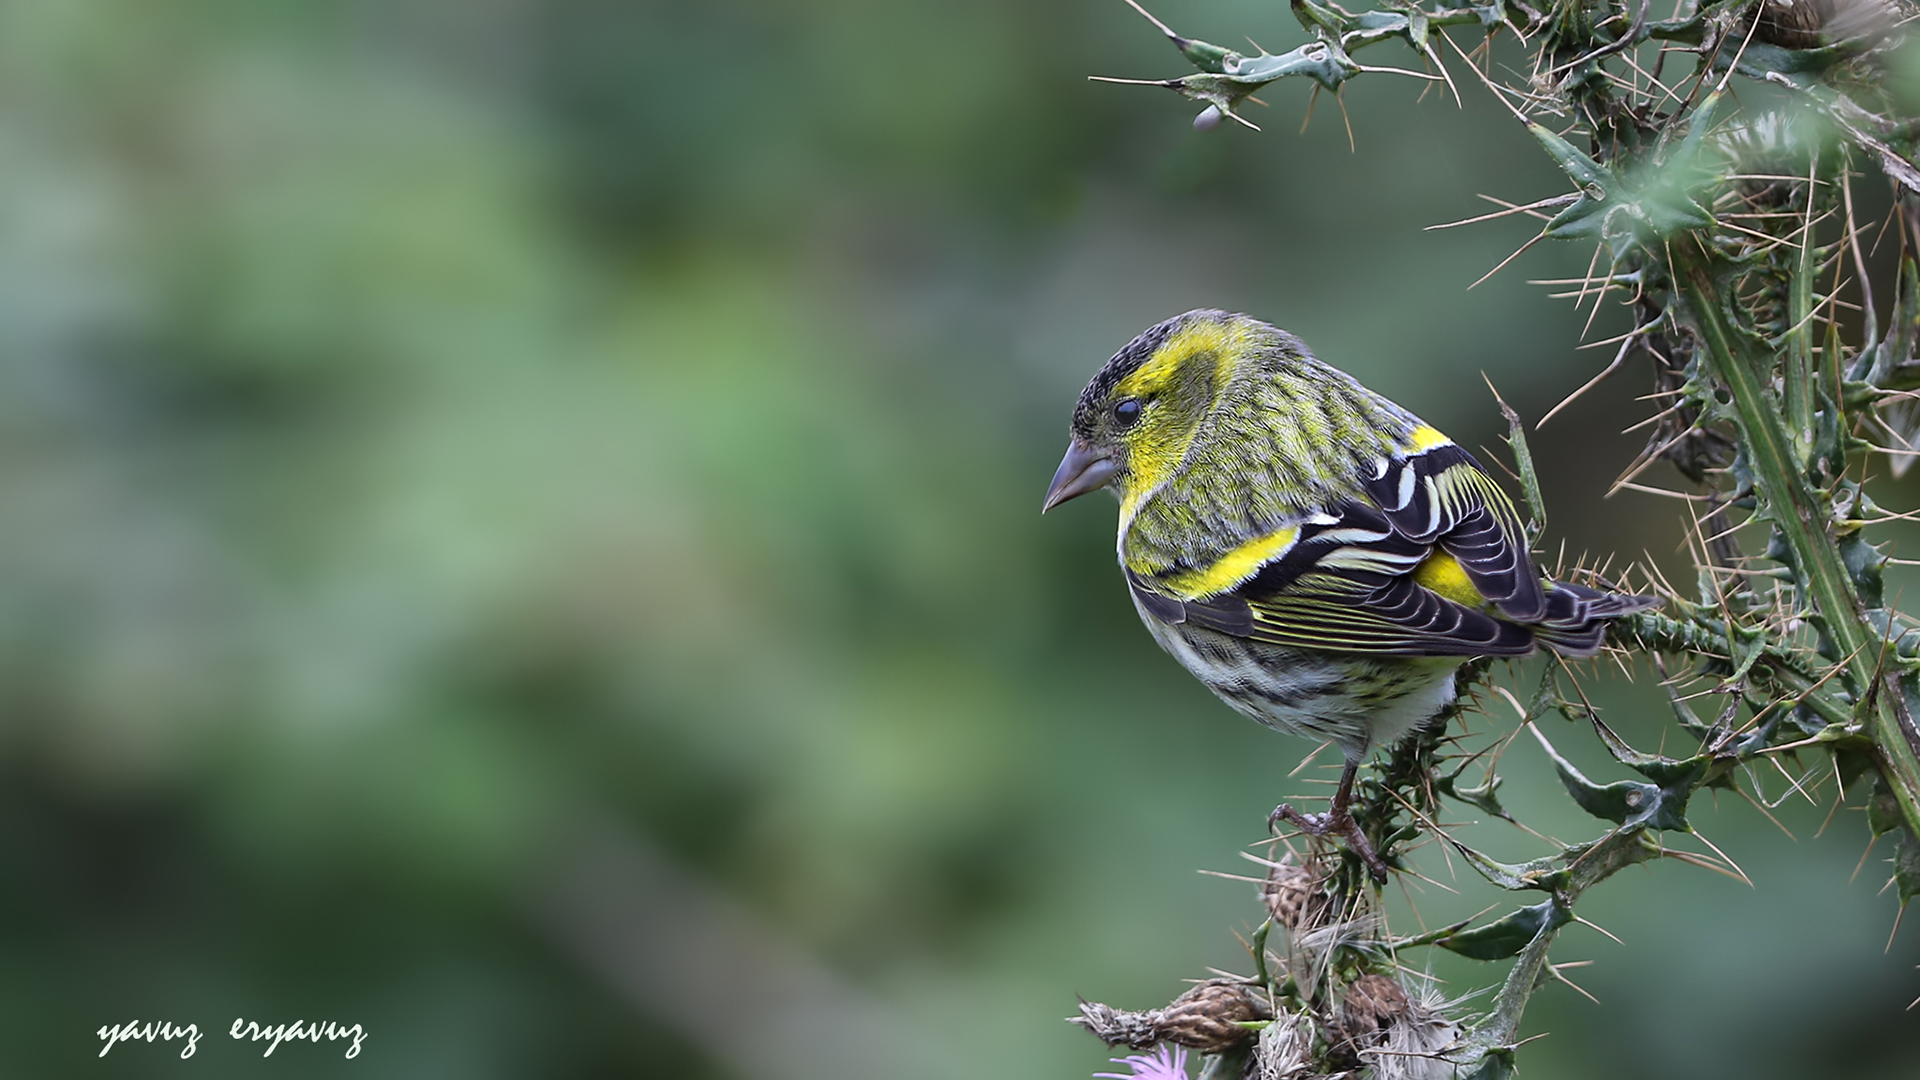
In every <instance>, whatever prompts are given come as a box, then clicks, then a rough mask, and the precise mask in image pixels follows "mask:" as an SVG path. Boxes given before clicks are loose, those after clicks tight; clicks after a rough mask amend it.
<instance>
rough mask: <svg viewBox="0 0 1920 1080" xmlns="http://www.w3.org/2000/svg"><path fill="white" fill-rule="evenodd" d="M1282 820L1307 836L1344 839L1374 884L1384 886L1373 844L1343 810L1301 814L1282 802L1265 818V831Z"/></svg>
mask: <svg viewBox="0 0 1920 1080" xmlns="http://www.w3.org/2000/svg"><path fill="white" fill-rule="evenodd" d="M1283 821H1284V822H1286V823H1287V824H1289V825H1292V826H1293V827H1294V828H1296V829H1299V830H1300V831H1301V832H1303V833H1306V834H1307V835H1308V836H1328V835H1333V836H1343V837H1345V838H1346V841H1347V846H1348V847H1350V848H1352V849H1353V853H1354V854H1355V855H1358V856H1360V861H1361V862H1363V863H1366V864H1367V873H1368V874H1369V875H1371V876H1372V877H1373V880H1374V882H1375V883H1376V884H1380V885H1385V884H1386V883H1387V864H1386V863H1384V862H1382V861H1380V856H1379V855H1377V854H1375V853H1374V850H1373V842H1372V841H1371V840H1368V839H1367V834H1366V833H1364V832H1362V831H1361V830H1360V823H1359V822H1358V821H1355V820H1354V819H1353V815H1352V814H1349V813H1347V810H1346V807H1344V806H1343V807H1336V808H1335V809H1334V810H1332V811H1329V812H1328V813H1325V814H1303V813H1301V812H1300V811H1298V810H1295V809H1294V808H1293V806H1292V804H1290V803H1281V804H1280V805H1279V806H1276V807H1274V808H1273V813H1271V814H1269V815H1267V829H1268V830H1269V831H1271V830H1273V829H1274V828H1276V827H1277V826H1278V825H1279V824H1280V823H1281V822H1283Z"/></svg>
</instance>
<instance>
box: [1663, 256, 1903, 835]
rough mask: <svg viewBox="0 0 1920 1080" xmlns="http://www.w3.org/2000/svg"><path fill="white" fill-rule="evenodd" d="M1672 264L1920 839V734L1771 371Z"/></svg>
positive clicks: (1689, 266) (1710, 288)
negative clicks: (1766, 373) (1865, 701)
mask: <svg viewBox="0 0 1920 1080" xmlns="http://www.w3.org/2000/svg"><path fill="white" fill-rule="evenodd" d="M1673 260H1674V266H1673V271H1674V278H1675V282H1676V284H1677V285H1678V287H1679V289H1680V292H1681V294H1682V295H1683V296H1684V297H1685V298H1686V301H1687V305H1688V307H1689V308H1690V309H1691V312H1692V315H1693V318H1694V323H1695V326H1696V328H1697V329H1698V330H1699V332H1700V337H1701V341H1702V344H1703V345H1704V346H1705V348H1704V349H1703V350H1702V356H1703V357H1704V359H1705V361H1706V363H1707V365H1708V366H1709V368H1710V369H1711V374H1712V375H1713V377H1714V379H1715V380H1716V381H1717V382H1719V383H1720V384H1721V385H1722V386H1724V387H1726V389H1727V392H1728V393H1729V394H1730V395H1731V396H1732V398H1733V408H1734V414H1735V418H1736V422H1737V423H1738V424H1739V426H1740V432H1741V435H1742V437H1743V438H1742V441H1743V443H1744V444H1745V446H1746V450H1747V455H1748V462H1749V464H1750V466H1751V467H1752V469H1753V482H1754V487H1755V488H1756V489H1758V491H1759V494H1760V497H1761V498H1762V499H1764V500H1765V502H1766V506H1767V509H1768V510H1769V511H1770V515H1769V516H1770V517H1771V519H1772V521H1773V523H1774V525H1775V527H1776V528H1778V529H1779V530H1780V534H1781V536H1783V537H1784V538H1785V539H1786V543H1787V548H1788V550H1789V551H1790V552H1791V553H1792V557H1793V562H1794V566H1793V569H1794V571H1795V573H1796V574H1797V575H1798V577H1799V580H1800V584H1801V586H1802V588H1804V589H1805V590H1806V591H1807V594H1808V595H1809V596H1810V597H1811V598H1812V600H1813V603H1814V607H1815V608H1816V609H1817V611H1818V616H1819V619H1820V625H1821V627H1822V629H1824V630H1825V631H1826V634H1827V636H1828V637H1829V638H1830V639H1831V640H1832V642H1833V645H1834V647H1835V648H1836V649H1838V650H1839V652H1840V654H1841V655H1842V656H1844V657H1845V658H1846V660H1845V663H1846V665H1847V668H1848V674H1849V675H1850V676H1851V677H1852V680H1853V683H1854V686H1855V688H1856V689H1857V690H1858V691H1859V692H1860V693H1861V694H1862V695H1866V696H1867V697H1869V698H1870V699H1871V706H1872V707H1871V712H1870V715H1869V716H1868V717H1867V718H1866V719H1867V723H1868V725H1869V727H1870V729H1871V731H1872V733H1873V737H1874V742H1875V743H1876V744H1877V752H1876V754H1875V757H1876V761H1877V763H1878V764H1879V766H1880V771H1881V773H1882V775H1884V776H1885V777H1886V779H1887V783H1888V786H1889V787H1891V788H1892V789H1893V793H1894V798H1895V799H1897V800H1898V801H1899V804H1900V813H1901V816H1902V817H1903V818H1904V819H1905V820H1906V824H1907V828H1908V829H1909V830H1910V831H1912V832H1913V833H1914V834H1915V835H1920V734H1916V733H1915V731H1914V726H1913V719H1912V717H1910V716H1908V715H1907V714H1906V709H1905V703H1904V702H1903V700H1902V698H1901V695H1900V689H1899V687H1898V686H1897V685H1896V684H1895V683H1894V681H1893V679H1892V678H1891V676H1889V675H1888V674H1886V673H1885V672H1884V671H1883V670H1882V668H1881V660H1882V653H1883V652H1885V651H1887V643H1886V642H1884V641H1883V640H1882V639H1881V637H1880V635H1879V634H1877V633H1875V632H1874V631H1873V629H1872V627H1870V626H1868V625H1867V623H1866V620H1865V619H1864V618H1862V617H1861V611H1860V603H1859V599H1858V597H1857V596H1856V595H1855V593H1854V589H1853V582H1852V579H1851V578H1849V577H1848V576H1847V571H1846V567H1844V566H1843V565H1841V562H1840V555H1839V552H1838V550H1837V549H1836V547H1835V545H1834V541H1833V538H1832V536H1831V535H1829V533H1828V531H1827V528H1826V525H1825V522H1827V521H1828V520H1830V519H1831V517H1832V514H1831V512H1830V511H1828V510H1827V508H1826V507H1824V506H1823V505H1822V503H1821V500H1820V499H1819V498H1818V497H1817V496H1816V494H1815V492H1814V491H1813V489H1812V487H1811V486H1810V485H1809V484H1808V483H1807V479H1806V472H1805V470H1804V469H1803V468H1801V467H1800V466H1799V464H1798V462H1799V457H1798V456H1797V455H1795V454H1794V453H1793V449H1792V448H1793V442H1792V440H1791V438H1790V437H1789V435H1788V434H1787V430H1786V424H1785V423H1784V422H1783V420H1782V417H1781V412H1780V408H1779V406H1777V405H1776V404H1775V403H1774V401H1773V400H1772V399H1771V398H1770V397H1769V396H1768V394H1767V390H1766V386H1765V384H1764V383H1763V382H1762V380H1761V376H1760V374H1759V373H1760V372H1761V371H1763V370H1766V368H1767V367H1768V366H1769V365H1765V364H1763V363H1761V362H1760V358H1758V357H1755V356H1753V355H1751V352H1750V349H1749V347H1748V343H1747V342H1746V339H1745V338H1743V337H1742V336H1741V335H1740V334H1739V333H1738V332H1737V331H1736V330H1735V328H1734V327H1733V326H1732V325H1731V324H1730V323H1729V322H1728V321H1727V318H1726V314H1725V312H1726V309H1725V307H1724V304H1725V301H1724V300H1723V299H1722V298H1721V290H1720V288H1719V287H1718V286H1717V285H1716V283H1715V281H1714V275H1713V272H1712V263H1711V261H1710V259H1709V257H1708V256H1707V254H1706V253H1705V252H1704V251H1702V250H1700V249H1699V248H1698V246H1697V245H1696V244H1695V243H1694V242H1693V241H1692V240H1691V239H1690V238H1689V239H1688V240H1685V241H1683V242H1681V243H1678V244H1676V245H1674V253H1673ZM1870 688H1871V689H1870Z"/></svg>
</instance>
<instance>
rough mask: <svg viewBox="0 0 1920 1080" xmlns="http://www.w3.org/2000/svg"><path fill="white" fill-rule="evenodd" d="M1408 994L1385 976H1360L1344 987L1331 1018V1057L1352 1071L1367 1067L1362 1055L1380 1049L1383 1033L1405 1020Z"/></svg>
mask: <svg viewBox="0 0 1920 1080" xmlns="http://www.w3.org/2000/svg"><path fill="white" fill-rule="evenodd" d="M1407 1009H1408V1001H1407V992H1406V991H1405V990H1402V989H1401V988H1400V984H1399V983H1397V982H1395V981H1393V980H1392V979H1390V978H1388V977H1386V976H1385V975H1362V976H1360V977H1359V978H1358V979H1355V980H1354V981H1353V985H1352V986H1349V987H1347V992H1346V995H1345V996H1344V997H1343V998H1342V999H1341V1002H1340V1013H1339V1015H1338V1016H1336V1017H1335V1018H1334V1022H1333V1031H1332V1032H1331V1034H1332V1036H1333V1044H1334V1045H1333V1057H1334V1059H1335V1060H1336V1061H1337V1062H1339V1063H1340V1064H1342V1065H1344V1066H1346V1067H1349V1068H1352V1067H1356V1066H1359V1065H1362V1064H1366V1059H1365V1058H1364V1057H1363V1056H1362V1055H1361V1051H1363V1050H1369V1049H1372V1048H1373V1047H1376V1046H1378V1045H1380V1043H1381V1042H1382V1041H1383V1040H1384V1039H1385V1036H1384V1034H1383V1032H1384V1031H1385V1030H1386V1029H1388V1028H1389V1027H1391V1026H1392V1025H1393V1024H1394V1023H1396V1022H1398V1021H1400V1020H1403V1019H1405V1018H1406V1016H1407Z"/></svg>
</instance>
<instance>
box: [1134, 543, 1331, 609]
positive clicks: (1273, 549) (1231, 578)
mask: <svg viewBox="0 0 1920 1080" xmlns="http://www.w3.org/2000/svg"><path fill="white" fill-rule="evenodd" d="M1299 538H1300V527H1299V526H1297V525H1290V526H1288V527H1286V528H1284V529H1280V530H1279V531H1277V532H1272V533H1268V534H1267V535H1265V536H1262V537H1260V538H1259V539H1257V540H1249V541H1247V542H1246V543H1244V544H1241V545H1240V546H1239V547H1236V548H1234V549H1233V550H1232V551H1229V552H1227V553H1226V554H1225V555H1222V556H1220V557H1219V558H1218V559H1216V560H1214V563H1213V565H1212V566H1208V567H1205V568H1201V569H1194V570H1182V571H1180V572H1178V573H1174V574H1168V575H1167V576H1166V577H1163V578H1160V579H1159V582H1158V583H1159V584H1160V585H1162V586H1164V587H1165V588H1167V589H1169V590H1170V591H1172V592H1173V593H1174V594H1175V595H1177V596H1179V597H1180V598H1181V599H1182V600H1204V599H1206V598H1207V597H1210V596H1218V595H1220V594H1221V593H1223V592H1226V591H1227V590H1228V589H1231V588H1233V587H1234V586H1236V585H1239V584H1240V583H1242V582H1244V581H1246V580H1247V579H1248V578H1250V577H1252V576H1253V575H1255V574H1257V573H1259V572H1260V568H1261V567H1263V566H1265V565H1267V564H1268V563H1270V562H1272V561H1273V560H1275V559H1277V558H1279V557H1280V556H1282V555H1285V554H1286V553H1287V550H1288V549H1289V548H1291V547H1293V544H1294V541H1296V540H1298V539H1299Z"/></svg>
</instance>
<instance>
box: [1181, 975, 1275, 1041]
mask: <svg viewBox="0 0 1920 1080" xmlns="http://www.w3.org/2000/svg"><path fill="white" fill-rule="evenodd" d="M1160 1014H1161V1017H1160V1032H1161V1035H1162V1037H1164V1038H1165V1039H1166V1040H1167V1041H1168V1042H1172V1043H1178V1044H1179V1045H1181V1046H1188V1047H1192V1048H1193V1049H1195V1050H1198V1051H1200V1052H1201V1053H1205V1054H1217V1053H1219V1052H1221V1051H1222V1050H1229V1049H1232V1048H1233V1047H1235V1046H1238V1045H1240V1044H1241V1043H1244V1042H1247V1041H1248V1040H1250V1039H1252V1038H1253V1034H1254V1033H1253V1032H1252V1031H1249V1030H1248V1029H1246V1028H1244V1027H1241V1026H1240V1025H1242V1024H1244V1023H1247V1022H1249V1021H1253V1020H1271V1019H1272V1018H1273V1010H1272V1009H1270V1008H1268V1007H1267V1003H1266V1001H1264V1000H1263V999H1262V998H1261V997H1260V996H1259V995H1257V994H1255V993H1254V992H1253V989H1252V988H1251V987H1248V986H1244V985H1242V984H1240V983H1237V982H1233V981H1231V980H1228V979H1208V980H1207V981H1206V982H1203V983H1201V984H1200V985H1198V986H1196V987H1194V988H1193V989H1191V990H1189V991H1187V992H1186V993H1184V994H1181V995H1180V996H1179V997H1177V998H1174V999H1173V1004H1171V1005H1168V1006H1167V1007H1166V1008H1164V1009H1161V1010H1160Z"/></svg>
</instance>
